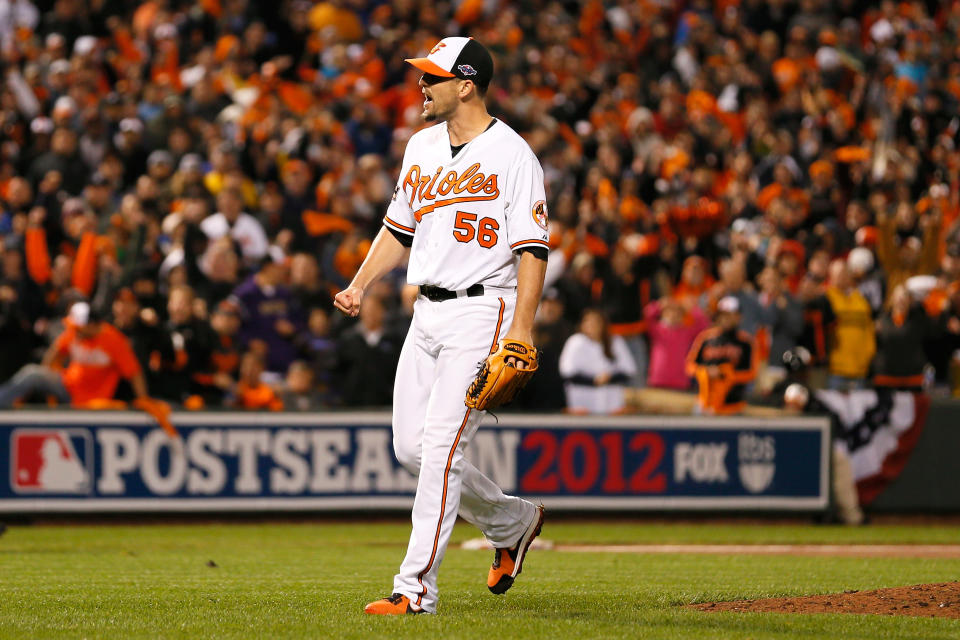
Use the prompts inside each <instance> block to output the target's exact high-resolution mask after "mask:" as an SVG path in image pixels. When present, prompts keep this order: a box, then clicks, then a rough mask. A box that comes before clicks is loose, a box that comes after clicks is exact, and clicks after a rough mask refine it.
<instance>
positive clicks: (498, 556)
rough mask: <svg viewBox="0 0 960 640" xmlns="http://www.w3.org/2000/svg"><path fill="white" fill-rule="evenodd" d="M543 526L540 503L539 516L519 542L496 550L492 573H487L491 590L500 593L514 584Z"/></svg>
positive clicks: (488, 586)
mask: <svg viewBox="0 0 960 640" xmlns="http://www.w3.org/2000/svg"><path fill="white" fill-rule="evenodd" d="M542 528H543V505H540V506H538V507H537V517H536V518H534V520H533V523H532V524H531V525H530V526H529V527H527V530H526V531H524V532H523V536H521V537H520V540H519V541H518V542H517V544H515V545H514V546H513V547H511V548H510V549H495V550H494V556H493V565H492V566H491V567H490V573H488V574H487V588H488V589H490V591H491V592H493V593H495V594H497V595H500V594H502V593H506V591H507V589H509V588H510V587H512V586H513V580H514V578H516V577H517V576H518V575H520V571H521V570H523V559H524V558H525V557H526V555H527V550H528V549H529V548H530V544H531V543H532V542H533V539H534V538H536V537H537V536H538V535H540V530H541V529H542Z"/></svg>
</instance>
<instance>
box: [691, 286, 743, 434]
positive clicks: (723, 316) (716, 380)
mask: <svg viewBox="0 0 960 640" xmlns="http://www.w3.org/2000/svg"><path fill="white" fill-rule="evenodd" d="M687 374H688V375H690V376H693V377H694V378H695V379H696V381H697V387H698V392H697V405H698V407H699V409H700V411H701V412H703V413H711V414H718V415H729V414H734V413H739V412H741V411H742V410H743V408H744V406H745V405H746V385H747V384H748V383H749V382H751V381H752V380H753V379H754V377H756V370H755V367H754V360H753V336H751V335H750V334H749V333H747V332H746V331H741V330H740V301H739V300H737V298H735V297H734V296H724V297H723V298H720V301H719V302H718V303H717V319H716V324H715V325H714V326H713V327H710V328H709V329H707V330H706V331H703V332H702V333H701V334H700V335H698V336H697V339H696V341H695V342H694V343H693V347H691V349H690V353H689V355H688V356H687Z"/></svg>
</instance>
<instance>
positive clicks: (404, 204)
mask: <svg viewBox="0 0 960 640" xmlns="http://www.w3.org/2000/svg"><path fill="white" fill-rule="evenodd" d="M408 170H409V167H408V166H407V162H406V154H404V162H403V165H402V167H401V170H400V175H399V176H398V177H397V186H396V187H394V189H393V197H392V198H391V199H390V204H389V205H387V213H386V215H384V216H383V226H385V227H386V228H387V229H389V230H390V231H392V232H393V233H394V235H396V234H398V233H399V234H403V235H407V236H410V237H411V238H413V234H414V233H415V232H416V229H417V222H416V220H414V218H413V209H411V208H410V202H409V201H408V200H407V196H406V194H405V193H404V191H403V180H404V176H406V175H407V171H408Z"/></svg>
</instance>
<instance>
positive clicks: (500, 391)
mask: <svg viewBox="0 0 960 640" xmlns="http://www.w3.org/2000/svg"><path fill="white" fill-rule="evenodd" d="M510 356H513V357H514V358H517V359H518V360H522V361H523V362H526V363H527V368H526V369H518V368H517V367H516V365H515V364H514V363H513V362H507V358H508V357H510ZM538 366H539V358H538V356H537V349H536V347H534V346H532V345H529V344H525V343H523V342H518V341H516V340H509V341H502V342H501V343H500V346H499V348H498V349H497V350H496V351H494V352H493V353H491V354H490V355H489V356H487V359H486V360H484V361H483V363H482V364H481V365H480V370H479V371H477V377H476V378H474V379H473V382H472V383H470V388H469V389H467V397H466V398H465V399H464V401H463V403H464V404H465V405H467V406H468V407H470V408H471V409H477V410H478V411H484V410H486V409H495V408H497V407H499V406H502V405H505V404H507V403H508V402H510V401H511V400H513V398H514V397H515V396H516V395H517V393H518V392H519V391H520V389H522V388H523V387H525V386H526V384H527V383H528V382H530V378H531V377H533V374H534V373H536V371H537V367H538Z"/></svg>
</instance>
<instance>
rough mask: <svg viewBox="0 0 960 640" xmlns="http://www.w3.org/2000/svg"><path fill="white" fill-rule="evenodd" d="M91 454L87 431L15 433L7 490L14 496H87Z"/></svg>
mask: <svg viewBox="0 0 960 640" xmlns="http://www.w3.org/2000/svg"><path fill="white" fill-rule="evenodd" d="M92 451H93V444H92V440H91V438H90V432H89V431H87V430H86V429H15V430H14V431H13V433H11V434H10V476H11V477H10V486H11V488H12V489H13V490H14V491H15V492H17V493H72V494H86V493H90V488H91V482H90V479H91V477H92V475H93V474H92V473H91V471H92V469H91V465H92V462H93V453H92Z"/></svg>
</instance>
